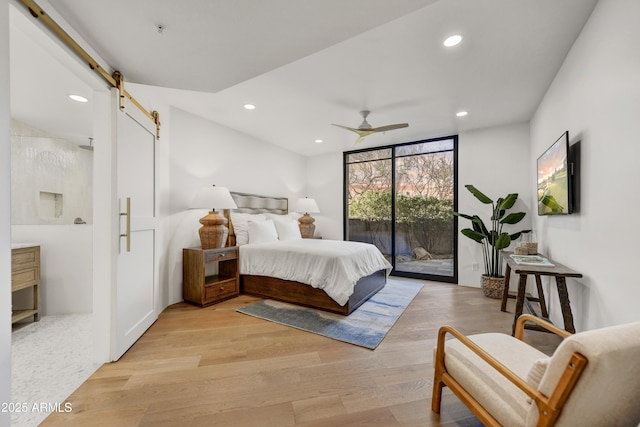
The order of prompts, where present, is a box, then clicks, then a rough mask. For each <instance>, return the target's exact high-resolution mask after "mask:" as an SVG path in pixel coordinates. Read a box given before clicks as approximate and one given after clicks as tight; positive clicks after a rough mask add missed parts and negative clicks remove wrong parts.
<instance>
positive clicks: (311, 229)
mask: <svg viewBox="0 0 640 427" xmlns="http://www.w3.org/2000/svg"><path fill="white" fill-rule="evenodd" d="M296 211H298V212H304V215H302V216H301V217H300V218H299V219H298V226H299V227H300V234H301V235H302V238H304V239H309V238H312V237H313V233H315V231H316V226H315V224H314V221H315V219H313V217H312V216H311V215H309V213H316V212H320V209H318V204H317V203H316V201H315V200H314V199H311V198H309V197H305V198H304V199H298V201H297V203H296Z"/></svg>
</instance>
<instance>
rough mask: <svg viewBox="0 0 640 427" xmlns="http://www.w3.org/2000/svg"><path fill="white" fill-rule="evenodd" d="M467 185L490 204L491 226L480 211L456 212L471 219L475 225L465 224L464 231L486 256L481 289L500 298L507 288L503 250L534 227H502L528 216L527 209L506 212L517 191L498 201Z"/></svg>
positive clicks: (480, 198) (482, 200)
mask: <svg viewBox="0 0 640 427" xmlns="http://www.w3.org/2000/svg"><path fill="white" fill-rule="evenodd" d="M465 187H466V189H467V190H469V192H470V193H471V194H473V195H474V196H475V198H476V199H478V200H480V202H481V203H484V204H486V205H489V204H490V205H491V207H492V209H491V227H490V228H489V227H487V226H486V225H485V224H484V222H483V221H482V219H481V218H480V217H479V216H478V215H466V214H463V213H460V212H454V213H453V214H454V215H456V216H459V217H462V218H466V219H468V220H470V221H471V226H472V228H465V229H463V230H462V231H461V232H462V234H463V235H465V236H467V237H468V238H470V239H471V240H473V241H475V242H477V243H479V244H481V245H482V255H483V257H484V271H485V274H484V275H483V276H482V290H483V292H484V294H485V296H487V297H489V298H501V297H502V290H503V288H504V275H503V274H502V253H501V251H502V250H503V249H506V248H507V247H509V245H510V244H511V241H512V240H515V239H517V238H518V237H520V235H521V234H522V233H528V232H530V231H531V230H522V231H519V232H517V233H511V234H510V233H507V232H505V231H502V227H503V226H504V225H505V224H510V225H513V224H517V223H519V222H520V221H522V218H524V217H525V215H526V213H525V212H512V213H509V214H507V210H509V209H511V208H512V207H513V205H514V204H515V203H516V200H518V193H511V194H508V195H507V196H506V197H504V198H502V197H501V198H499V199H498V200H496V201H495V202H494V201H493V200H491V199H490V198H489V197H487V196H485V195H484V194H483V193H482V192H480V191H479V190H478V189H477V188H475V187H474V186H473V185H465Z"/></svg>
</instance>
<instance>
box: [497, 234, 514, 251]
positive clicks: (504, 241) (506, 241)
mask: <svg viewBox="0 0 640 427" xmlns="http://www.w3.org/2000/svg"><path fill="white" fill-rule="evenodd" d="M510 244H511V237H510V236H509V233H502V234H500V236H498V238H497V239H496V244H495V245H494V246H495V248H496V249H497V250H502V249H505V248H508V247H509V245H510Z"/></svg>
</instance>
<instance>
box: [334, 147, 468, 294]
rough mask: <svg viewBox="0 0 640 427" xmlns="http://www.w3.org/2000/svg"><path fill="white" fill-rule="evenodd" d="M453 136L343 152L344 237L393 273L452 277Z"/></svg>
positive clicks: (454, 263)
mask: <svg viewBox="0 0 640 427" xmlns="http://www.w3.org/2000/svg"><path fill="white" fill-rule="evenodd" d="M457 141H458V139H457V136H452V137H446V138H438V139H432V140H425V141H417V142H412V143H406V144H398V145H393V146H387V147H377V148H372V149H367V150H358V151H350V152H345V153H344V170H345V175H344V176H345V210H346V212H345V224H344V227H345V233H344V234H345V239H346V240H352V241H359V242H366V243H371V244H374V245H376V246H377V247H378V248H379V249H380V251H381V252H382V253H383V254H384V255H385V257H387V259H388V260H389V262H391V264H392V265H393V272H392V274H393V275H397V276H404V277H416V278H425V279H431V280H439V281H444V282H453V283H457V254H456V250H457V243H456V242H457V234H456V229H457V226H456V224H457V221H456V217H454V216H453V214H452V212H453V211H454V210H455V209H456V207H457V200H456V191H455V189H456V182H457V179H456V176H457V173H456V166H457V145H458V144H457Z"/></svg>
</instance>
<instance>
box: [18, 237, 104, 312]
mask: <svg viewBox="0 0 640 427" xmlns="http://www.w3.org/2000/svg"><path fill="white" fill-rule="evenodd" d="M92 233H93V227H92V226H91V225H13V226H12V227H11V238H12V241H13V242H14V243H38V244H39V245H40V283H39V294H40V299H39V308H40V310H41V315H43V316H46V315H54V314H76V313H91V312H92V311H93V310H92V306H93V278H92V274H93V268H92V267H93V256H92V254H93V251H92ZM25 291H27V292H22V291H21V294H20V295H18V294H16V295H14V303H21V304H24V303H25V302H27V301H26V299H25V297H28V298H27V299H28V300H29V301H28V302H31V295H30V289H25Z"/></svg>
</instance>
